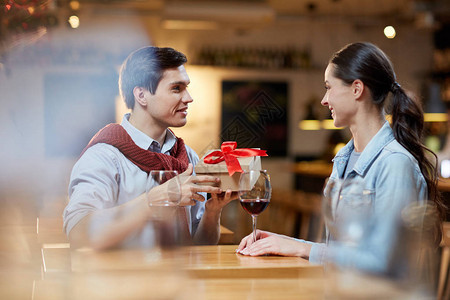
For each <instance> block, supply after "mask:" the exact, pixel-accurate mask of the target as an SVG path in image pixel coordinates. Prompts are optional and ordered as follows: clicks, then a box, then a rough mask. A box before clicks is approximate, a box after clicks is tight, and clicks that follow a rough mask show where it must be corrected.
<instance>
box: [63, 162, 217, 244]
mask: <svg viewBox="0 0 450 300" xmlns="http://www.w3.org/2000/svg"><path fill="white" fill-rule="evenodd" d="M192 169H193V167H192V165H191V164H190V165H189V167H188V169H187V170H186V171H185V172H184V173H183V174H181V175H180V177H181V178H182V187H181V188H182V200H181V204H180V205H192V204H193V203H195V201H193V200H192V199H195V200H198V201H204V199H203V197H201V196H200V195H199V194H198V193H199V192H204V193H219V192H220V191H221V190H220V189H219V188H217V187H212V186H209V185H197V184H196V183H208V182H209V183H211V182H213V183H215V182H217V178H215V177H212V176H191V174H192ZM169 186H170V183H169V182H166V183H165V184H163V185H159V186H155V187H154V188H152V189H151V190H150V191H149V192H148V194H145V193H144V194H142V195H140V196H138V197H136V198H135V199H132V200H130V201H128V202H126V203H125V204H121V205H118V206H115V207H112V208H107V209H97V210H95V211H93V212H91V213H89V214H88V215H86V216H85V217H83V218H82V219H81V221H79V222H78V223H77V224H76V225H75V226H74V227H73V228H72V230H71V231H70V233H69V240H70V242H71V244H73V246H74V247H91V248H94V249H107V248H110V247H113V246H116V245H118V244H120V243H121V242H122V241H123V240H125V239H126V238H127V237H128V236H130V235H131V234H132V233H134V232H137V231H139V230H141V229H142V227H143V226H144V225H145V224H146V223H147V222H148V221H149V220H151V219H152V218H153V214H154V213H155V214H156V215H158V214H159V211H158V208H157V206H155V207H152V206H149V202H153V201H154V202H156V203H158V202H161V200H162V199H167V198H168V197H169V195H168V193H169V192H170V189H169V188H168V187H169ZM212 211H216V210H212ZM219 217H220V212H219Z"/></svg>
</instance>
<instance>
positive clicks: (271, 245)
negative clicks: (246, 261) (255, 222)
mask: <svg viewBox="0 0 450 300" xmlns="http://www.w3.org/2000/svg"><path fill="white" fill-rule="evenodd" d="M236 252H237V253H240V254H243V255H249V256H259V255H265V254H273V255H282V256H299V257H303V258H309V253H310V252H311V245H310V244H307V243H303V242H301V241H299V240H296V239H293V238H291V237H288V236H285V235H279V234H275V233H271V232H267V231H261V230H257V231H256V242H253V233H251V234H249V235H247V236H246V237H244V238H243V239H242V241H241V243H240V244H239V246H238V248H237V250H236Z"/></svg>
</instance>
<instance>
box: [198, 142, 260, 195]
mask: <svg viewBox="0 0 450 300" xmlns="http://www.w3.org/2000/svg"><path fill="white" fill-rule="evenodd" d="M260 156H267V154H266V151H265V150H260V149H257V148H241V149H239V148H236V143H235V142H224V143H223V144H222V146H221V149H220V150H218V149H214V150H210V151H208V152H207V153H206V155H205V156H203V157H202V159H201V160H200V161H199V162H198V163H197V164H196V165H195V174H196V175H209V176H214V177H218V178H220V182H219V183H217V184H216V185H215V186H218V187H220V188H221V189H222V190H224V191H226V190H227V189H230V190H232V191H239V178H240V176H241V173H242V172H245V171H250V170H257V171H259V170H261V157H260ZM205 184H211V183H205ZM247 185H249V186H248V187H247V188H246V189H250V185H251V183H248V184H247ZM244 188H245V187H244Z"/></svg>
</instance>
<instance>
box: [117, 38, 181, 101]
mask: <svg viewBox="0 0 450 300" xmlns="http://www.w3.org/2000/svg"><path fill="white" fill-rule="evenodd" d="M186 62H187V58H186V56H185V55H184V54H183V53H181V52H178V51H176V50H174V49H172V48H159V47H143V48H140V49H138V50H136V51H134V52H132V53H131V54H130V55H129V56H128V57H127V58H126V59H125V61H124V62H123V64H122V67H121V68H120V75H119V90H120V95H121V96H122V99H123V100H124V101H125V103H126V105H127V107H128V108H130V109H133V108H134V95H133V89H134V88H135V87H137V86H139V87H144V88H146V89H147V90H149V91H150V93H152V94H154V93H155V91H156V88H157V87H158V84H159V82H160V81H161V78H162V76H163V73H164V71H165V70H167V69H171V68H177V67H179V66H181V65H183V64H185V63H186Z"/></svg>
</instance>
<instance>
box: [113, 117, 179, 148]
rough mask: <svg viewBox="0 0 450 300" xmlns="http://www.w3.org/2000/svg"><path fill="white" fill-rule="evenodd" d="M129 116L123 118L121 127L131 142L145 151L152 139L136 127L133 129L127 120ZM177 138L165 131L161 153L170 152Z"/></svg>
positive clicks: (170, 132)
mask: <svg viewBox="0 0 450 300" xmlns="http://www.w3.org/2000/svg"><path fill="white" fill-rule="evenodd" d="M130 116H131V114H130V113H127V114H125V115H124V116H123V119H122V123H121V125H122V127H123V128H124V129H125V130H126V132H127V133H128V134H129V135H130V137H131V139H132V140H133V142H134V143H135V144H136V145H138V146H139V147H140V148H142V149H145V150H147V149H148V148H149V147H150V145H151V143H152V142H153V141H155V140H154V139H152V138H151V137H149V136H148V135H146V134H145V133H143V132H142V131H140V130H139V129H137V128H136V127H134V126H133V125H132V124H131V123H130V121H129V119H130ZM176 140H177V138H176V136H175V134H174V133H173V132H172V131H171V130H169V129H167V130H166V139H165V141H164V143H163V145H160V146H161V153H167V152H170V150H171V149H172V148H173V146H174V145H175V142H176Z"/></svg>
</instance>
